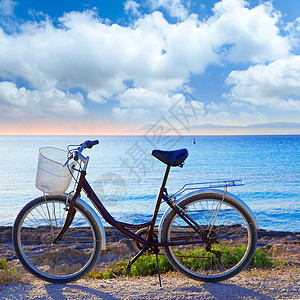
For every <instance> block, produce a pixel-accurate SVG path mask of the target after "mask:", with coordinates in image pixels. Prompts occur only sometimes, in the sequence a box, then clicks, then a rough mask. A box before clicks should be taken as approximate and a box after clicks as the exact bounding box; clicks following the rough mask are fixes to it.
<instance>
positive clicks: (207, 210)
mask: <svg viewBox="0 0 300 300" xmlns="http://www.w3.org/2000/svg"><path fill="white" fill-rule="evenodd" d="M178 205H179V206H180V207H181V208H182V209H183V210H184V211H185V212H186V213H187V215H188V216H189V217H190V218H191V219H193V221H195V222H196V223H197V224H198V226H197V229H198V230H199V231H200V232H201V233H202V234H203V235H204V236H205V238H206V242H202V243H201V242H199V243H197V244H189V245H180V246H167V247H165V253H166V255H167V257H168V260H169V262H170V263H171V264H172V265H173V267H174V268H175V269H176V270H178V271H179V272H181V273H182V274H184V275H186V276H188V277H189V278H192V279H195V280H199V281H205V282H218V281H222V280H226V279H228V278H231V277H233V276H235V275H236V274H238V273H239V272H240V271H241V270H242V269H243V268H244V267H246V266H247V265H248V264H249V262H250V261H251V259H252V257H253V256H254V253H255V249H256V245H257V231H256V227H255V222H254V220H253V219H252V217H251V215H250V214H249V213H248V212H247V210H246V209H245V208H244V207H243V206H241V204H240V203H238V202H237V201H235V200H234V199H232V198H229V197H227V196H225V197H224V196H223V195H220V194H215V193H204V194H197V195H194V196H191V197H189V198H187V199H185V200H183V201H181V202H180V203H179V204H178ZM214 212H215V215H214ZM213 219H215V222H214V224H212V223H213V222H212V220H213ZM212 225H213V226H212ZM200 239H201V237H200V235H199V234H198V233H196V231H195V230H194V229H192V228H191V227H189V226H188V225H187V223H185V222H184V221H183V220H182V219H181V217H180V216H178V215H177V214H176V213H175V212H174V211H173V210H172V211H171V212H170V213H169V214H168V215H167V217H166V219H165V221H164V224H163V228H162V242H163V243H166V242H172V241H173V242H174V241H175V240H176V241H180V240H181V241H183V242H184V241H188V242H192V241H193V240H194V241H195V242H197V240H198V241H199V240H200Z"/></svg>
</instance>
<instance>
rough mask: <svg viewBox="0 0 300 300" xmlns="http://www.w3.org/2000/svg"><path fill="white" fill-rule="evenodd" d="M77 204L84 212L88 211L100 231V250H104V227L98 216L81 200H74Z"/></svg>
mask: <svg viewBox="0 0 300 300" xmlns="http://www.w3.org/2000/svg"><path fill="white" fill-rule="evenodd" d="M76 201H77V202H78V203H79V204H81V205H82V206H83V207H84V208H85V209H86V210H88V211H89V213H90V214H91V215H92V216H93V218H94V219H95V221H96V223H97V225H98V228H99V230H100V234H101V245H100V246H101V250H105V248H106V235H105V230H104V226H103V224H102V222H101V220H100V218H99V216H98V215H97V214H96V212H95V211H94V209H93V208H92V207H91V206H90V205H89V204H88V203H86V202H85V201H84V200H82V199H81V198H77V200H76Z"/></svg>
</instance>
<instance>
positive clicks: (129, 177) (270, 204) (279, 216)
mask: <svg viewBox="0 0 300 300" xmlns="http://www.w3.org/2000/svg"><path fill="white" fill-rule="evenodd" d="M193 138H194V137H190V136H185V137H182V136H181V137H180V136H173V137H170V136H154V137H153V136H0V142H1V143H0V145H1V146H0V153H1V156H2V163H1V168H0V178H1V180H2V184H1V186H0V203H1V210H0V225H1V226H3V225H12V224H13V222H14V219H15V217H16V215H17V213H18V211H19V210H20V209H21V208H22V207H23V206H24V205H25V204H26V203H27V202H28V201H30V200H31V199H33V198H35V197H38V196H40V195H41V192H40V191H39V190H37V189H36V188H35V185H34V183H35V173H36V166H37V157H38V149H39V148H40V147H44V146H53V147H58V148H63V149H65V148H66V146H67V145H68V144H78V143H81V142H82V141H84V140H86V139H99V140H100V144H99V145H97V146H95V147H94V148H93V149H92V150H86V152H85V154H87V155H89V156H90V163H89V167H88V180H89V182H90V183H91V184H92V186H93V187H94V189H95V191H96V192H97V194H98V195H99V198H100V199H101V200H102V201H103V203H104V204H105V205H106V206H107V208H108V210H109V211H110V212H111V214H112V215H113V216H114V217H115V218H117V219H120V220H122V221H126V222H143V221H146V220H148V218H149V217H150V216H151V214H152V212H153V209H154V205H155V198H156V194H157V192H158V190H159V186H160V183H161V180H162V176H163V172H164V168H165V166H164V165H163V164H162V163H161V162H159V161H158V160H156V159H155V158H153V157H152V156H151V155H150V152H151V150H153V149H154V148H157V149H165V150H169V149H179V148H187V149H188V151H189V157H188V158H187V160H186V163H185V165H184V167H183V168H172V169H171V173H170V176H169V180H168V183H167V187H168V191H169V194H172V193H175V192H176V191H177V190H178V189H180V188H181V187H182V186H183V185H184V184H185V183H189V182H205V181H215V180H222V179H243V180H244V182H245V185H244V186H241V187H234V188H230V189H229V192H231V193H233V194H235V195H236V196H238V197H239V198H241V199H242V200H244V201H245V202H246V203H247V204H248V206H249V207H250V208H251V209H252V210H253V212H254V214H255V215H256V217H257V219H258V222H259V225H260V228H262V229H267V230H282V231H300V230H299V228H300V205H299V201H300V184H299V181H300V136H196V137H195V139H196V144H193V143H192V141H193ZM82 197H83V198H84V199H86V197H85V196H84V195H82ZM165 208H166V207H165V206H163V207H162V209H161V212H160V213H161V214H162V213H163V211H164V209H165Z"/></svg>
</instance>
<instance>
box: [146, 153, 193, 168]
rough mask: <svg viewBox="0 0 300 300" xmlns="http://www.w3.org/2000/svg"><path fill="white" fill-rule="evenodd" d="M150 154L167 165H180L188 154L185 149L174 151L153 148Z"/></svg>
mask: <svg viewBox="0 0 300 300" xmlns="http://www.w3.org/2000/svg"><path fill="white" fill-rule="evenodd" d="M151 154H152V155H153V156H154V157H156V158H157V159H159V160H160V161H162V162H163V163H165V164H166V165H168V166H172V167H178V166H179V167H182V165H183V162H184V161H185V159H186V158H187V157H188V155H189V152H188V151H187V149H180V150H174V151H163V150H153V151H152V153H151Z"/></svg>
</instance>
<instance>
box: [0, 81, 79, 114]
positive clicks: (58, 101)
mask: <svg viewBox="0 0 300 300" xmlns="http://www.w3.org/2000/svg"><path fill="white" fill-rule="evenodd" d="M82 103H83V97H82V95H81V94H79V93H77V94H70V93H65V92H62V91H60V90H57V89H52V90H45V91H39V90H33V91H31V90H27V89H26V88H24V87H22V88H17V86H16V85H15V84H14V83H12V82H7V81H4V82H0V115H2V116H5V117H9V116H11V117H14V118H19V117H24V116H25V117H26V116H31V117H32V118H33V116H34V117H53V116H60V117H61V116H64V117H66V118H68V117H70V116H78V115H82V114H83V113H84V108H83V106H82Z"/></svg>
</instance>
